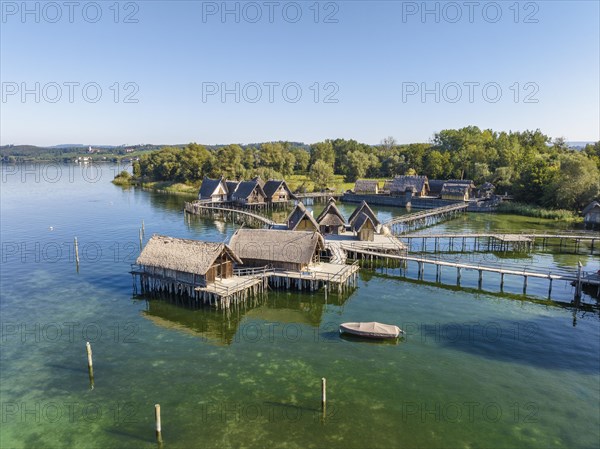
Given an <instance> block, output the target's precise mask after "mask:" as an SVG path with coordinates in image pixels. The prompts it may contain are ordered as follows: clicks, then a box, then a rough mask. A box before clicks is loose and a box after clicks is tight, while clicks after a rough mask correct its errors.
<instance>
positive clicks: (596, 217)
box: [584, 208, 600, 224]
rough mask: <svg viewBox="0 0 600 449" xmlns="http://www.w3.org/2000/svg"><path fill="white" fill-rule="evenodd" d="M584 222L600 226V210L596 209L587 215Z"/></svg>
mask: <svg viewBox="0 0 600 449" xmlns="http://www.w3.org/2000/svg"><path fill="white" fill-rule="evenodd" d="M584 221H585V222H586V223H588V224H600V209H598V208H595V209H592V210H591V211H590V212H588V213H587V214H585V218H584Z"/></svg>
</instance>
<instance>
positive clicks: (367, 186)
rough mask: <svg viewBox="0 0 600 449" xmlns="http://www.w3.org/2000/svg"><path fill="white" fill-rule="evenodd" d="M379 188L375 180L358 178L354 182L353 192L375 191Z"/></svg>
mask: <svg viewBox="0 0 600 449" xmlns="http://www.w3.org/2000/svg"><path fill="white" fill-rule="evenodd" d="M378 189H379V183H378V182H377V181H371V180H367V179H358V180H357V181H356V182H355V183H354V191H355V192H373V193H376V192H377V191H378Z"/></svg>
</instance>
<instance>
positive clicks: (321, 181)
mask: <svg viewBox="0 0 600 449" xmlns="http://www.w3.org/2000/svg"><path fill="white" fill-rule="evenodd" d="M309 176H310V179H311V181H312V182H314V184H315V190H324V189H325V188H326V187H327V186H328V185H330V184H331V183H332V182H333V167H332V166H331V164H329V163H327V162H326V161H323V160H318V161H315V163H314V164H313V165H312V167H311V170H310V174H309Z"/></svg>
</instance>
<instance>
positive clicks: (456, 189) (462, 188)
mask: <svg viewBox="0 0 600 449" xmlns="http://www.w3.org/2000/svg"><path fill="white" fill-rule="evenodd" d="M468 191H469V185H468V184H452V183H450V182H447V183H445V184H444V187H442V195H465V194H466V193H468Z"/></svg>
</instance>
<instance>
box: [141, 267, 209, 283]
mask: <svg viewBox="0 0 600 449" xmlns="http://www.w3.org/2000/svg"><path fill="white" fill-rule="evenodd" d="M143 270H144V272H145V273H148V274H149V275H150V276H156V277H164V278H167V279H172V280H178V281H182V282H189V283H190V284H191V283H195V284H196V285H205V284H206V277H205V276H202V275H199V274H196V275H194V273H186V272H183V271H176V270H169V269H167V268H159V267H150V266H144V267H143ZM207 274H208V273H207Z"/></svg>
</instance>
